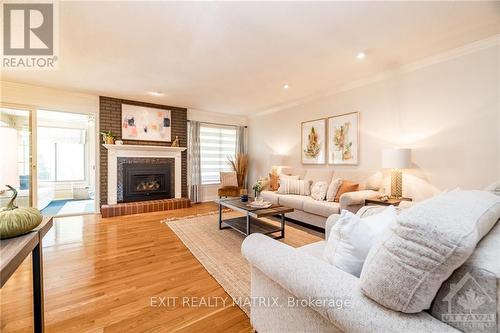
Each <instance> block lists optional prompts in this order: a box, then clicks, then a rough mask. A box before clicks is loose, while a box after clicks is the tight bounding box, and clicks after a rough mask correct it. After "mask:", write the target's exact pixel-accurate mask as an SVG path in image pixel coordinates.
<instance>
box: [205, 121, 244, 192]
mask: <svg viewBox="0 0 500 333" xmlns="http://www.w3.org/2000/svg"><path fill="white" fill-rule="evenodd" d="M235 154H236V127H232V126H221V125H208V124H201V125H200V164H201V183H202V184H218V183H220V178H219V172H221V171H231V170H232V169H231V167H230V166H229V164H228V157H234V155H235Z"/></svg>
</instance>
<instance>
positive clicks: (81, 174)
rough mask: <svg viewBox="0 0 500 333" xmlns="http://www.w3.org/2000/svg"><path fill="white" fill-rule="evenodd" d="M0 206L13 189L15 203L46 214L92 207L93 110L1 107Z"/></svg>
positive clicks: (83, 211) (85, 210)
mask: <svg viewBox="0 0 500 333" xmlns="http://www.w3.org/2000/svg"><path fill="white" fill-rule="evenodd" d="M0 142H1V145H2V149H1V151H0V207H4V206H5V205H7V203H8V202H9V200H10V197H11V196H12V191H10V190H8V188H7V187H6V186H5V184H8V185H10V186H12V187H13V188H15V189H16V190H17V193H18V194H17V199H16V205H18V206H20V207H36V208H38V209H39V210H41V211H42V213H43V214H44V215H52V216H64V215H80V214H87V213H94V212H95V211H96V202H95V193H96V124H95V117H94V115H87V114H77V113H69V112H55V111H46V110H36V109H35V108H30V107H21V106H13V105H7V104H2V105H1V107H0Z"/></svg>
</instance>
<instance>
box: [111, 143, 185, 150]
mask: <svg viewBox="0 0 500 333" xmlns="http://www.w3.org/2000/svg"><path fill="white" fill-rule="evenodd" d="M103 146H104V148H106V149H107V150H139V151H155V152H158V151H168V152H183V151H184V150H186V149H187V148H184V147H166V146H141V145H106V144H104V145H103Z"/></svg>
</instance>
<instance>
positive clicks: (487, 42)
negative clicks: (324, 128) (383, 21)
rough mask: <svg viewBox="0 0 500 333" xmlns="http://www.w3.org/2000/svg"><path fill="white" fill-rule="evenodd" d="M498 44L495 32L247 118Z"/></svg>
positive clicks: (497, 36) (263, 114)
mask: <svg viewBox="0 0 500 333" xmlns="http://www.w3.org/2000/svg"><path fill="white" fill-rule="evenodd" d="M499 45H500V34H496V35H493V36H491V37H488V38H485V39H481V40H478V41H475V42H472V43H468V44H465V45H463V46H460V47H457V48H454V49H451V50H448V51H444V52H440V53H437V54H434V55H432V56H429V57H426V58H424V59H421V60H418V61H414V62H411V63H408V64H404V65H401V66H399V67H398V68H397V69H394V70H391V71H384V72H380V73H378V74H375V75H372V76H369V77H367V78H364V79H360V80H355V81H352V82H349V83H347V84H344V85H341V86H339V87H336V88H334V89H332V90H328V91H322V92H318V93H315V94H311V95H309V96H306V97H303V98H300V99H297V100H294V101H291V102H288V103H284V104H279V105H276V106H273V107H270V108H268V109H266V110H264V111H261V112H258V113H255V114H253V115H250V116H249V118H257V117H262V116H265V115H268V114H271V113H275V112H278V111H281V110H285V109H288V108H291V107H294V106H298V105H303V104H306V103H308V102H311V101H314V100H316V99H319V98H324V97H327V96H332V95H336V94H339V93H342V92H346V91H349V90H352V89H356V88H360V87H363V86H367V85H370V84H373V83H377V82H380V81H383V80H387V79H389V78H391V77H394V76H396V75H400V74H405V73H410V72H413V71H417V70H420V69H423V68H426V67H430V66H433V65H436V64H440V63H443V62H447V61H450V60H453V59H456V58H460V57H463V56H465V55H468V54H471V53H474V52H478V51H481V50H484V49H488V48H490V47H494V46H499Z"/></svg>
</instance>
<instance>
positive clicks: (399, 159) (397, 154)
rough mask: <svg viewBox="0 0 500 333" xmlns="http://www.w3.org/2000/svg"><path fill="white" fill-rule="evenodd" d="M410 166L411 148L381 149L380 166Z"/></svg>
mask: <svg viewBox="0 0 500 333" xmlns="http://www.w3.org/2000/svg"><path fill="white" fill-rule="evenodd" d="M410 166H411V149H408V148H395V149H384V150H383V151H382V168H384V169H404V168H409V167H410Z"/></svg>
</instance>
